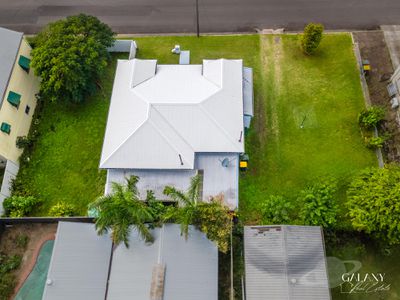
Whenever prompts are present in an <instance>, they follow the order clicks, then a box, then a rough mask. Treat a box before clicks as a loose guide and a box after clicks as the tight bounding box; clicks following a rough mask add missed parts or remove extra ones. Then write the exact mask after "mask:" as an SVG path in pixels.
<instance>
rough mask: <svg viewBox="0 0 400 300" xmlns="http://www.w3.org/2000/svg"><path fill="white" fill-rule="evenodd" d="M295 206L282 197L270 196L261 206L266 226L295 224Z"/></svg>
mask: <svg viewBox="0 0 400 300" xmlns="http://www.w3.org/2000/svg"><path fill="white" fill-rule="evenodd" d="M294 210H295V206H294V204H293V202H292V201H289V200H287V199H284V198H283V197H282V196H275V195H270V196H269V197H267V199H266V201H265V202H263V203H262V205H261V212H262V214H263V223H264V224H289V223H291V222H293V221H294V220H293V211H294Z"/></svg>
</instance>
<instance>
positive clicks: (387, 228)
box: [346, 165, 400, 245]
mask: <svg viewBox="0 0 400 300" xmlns="http://www.w3.org/2000/svg"><path fill="white" fill-rule="evenodd" d="M347 195H348V199H347V202H346V206H347V208H348V209H349V216H350V219H351V222H352V225H353V227H354V229H356V230H358V231H364V232H366V233H368V234H372V235H374V236H375V237H378V238H380V239H382V240H383V241H385V242H387V243H389V244H391V245H393V244H400V219H399V216H400V205H399V203H400V167H399V166H397V165H388V166H386V167H385V168H369V169H366V170H363V171H362V172H361V173H360V174H359V175H358V176H356V177H355V178H354V179H353V181H352V183H351V184H350V187H349V189H348V191H347Z"/></svg>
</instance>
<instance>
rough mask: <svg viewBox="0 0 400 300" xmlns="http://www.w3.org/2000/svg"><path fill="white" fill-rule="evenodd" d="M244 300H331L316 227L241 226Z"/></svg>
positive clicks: (324, 257) (320, 242)
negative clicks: (242, 232)
mask: <svg viewBox="0 0 400 300" xmlns="http://www.w3.org/2000/svg"><path fill="white" fill-rule="evenodd" d="M244 253H245V255H244V259H245V282H246V283H245V294H246V300H264V299H274V300H281V299H282V300H313V299H315V300H329V299H331V296H330V291H329V284H328V275H327V263H326V256H325V247H324V241H323V234H322V230H321V228H320V227H318V226H289V225H273V226H245V228H244Z"/></svg>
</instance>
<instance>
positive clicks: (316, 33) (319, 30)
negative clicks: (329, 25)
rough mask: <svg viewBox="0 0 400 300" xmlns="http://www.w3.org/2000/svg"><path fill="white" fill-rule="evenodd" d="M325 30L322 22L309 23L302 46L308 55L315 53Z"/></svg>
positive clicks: (302, 37) (303, 36)
mask: <svg viewBox="0 0 400 300" xmlns="http://www.w3.org/2000/svg"><path fill="white" fill-rule="evenodd" d="M323 32H324V26H323V25H322V24H315V23H309V24H308V25H307V26H306V27H305V28H304V33H303V35H302V36H301V48H302V49H303V52H304V53H305V54H307V55H311V54H313V53H314V52H315V51H316V50H317V48H318V46H319V44H320V43H321V40H322V36H323Z"/></svg>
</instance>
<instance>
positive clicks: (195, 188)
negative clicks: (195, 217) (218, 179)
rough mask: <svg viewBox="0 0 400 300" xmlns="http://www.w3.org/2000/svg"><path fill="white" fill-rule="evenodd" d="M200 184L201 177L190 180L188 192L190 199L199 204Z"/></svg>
mask: <svg viewBox="0 0 400 300" xmlns="http://www.w3.org/2000/svg"><path fill="white" fill-rule="evenodd" d="M200 183H201V176H200V175H196V176H193V177H192V178H191V179H190V186H189V189H188V191H187V194H188V198H189V200H190V201H191V202H193V203H197V202H198V201H199V197H200Z"/></svg>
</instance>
